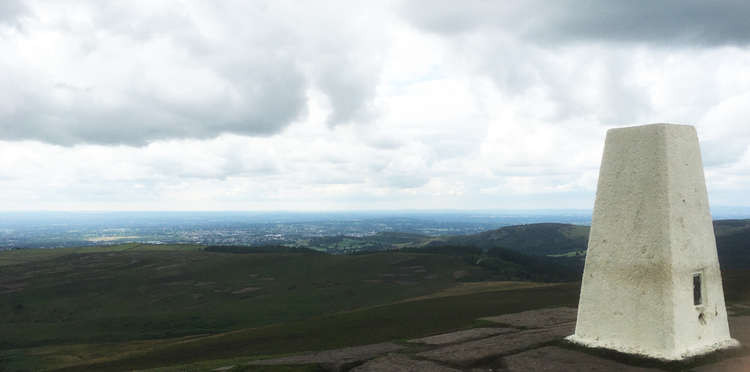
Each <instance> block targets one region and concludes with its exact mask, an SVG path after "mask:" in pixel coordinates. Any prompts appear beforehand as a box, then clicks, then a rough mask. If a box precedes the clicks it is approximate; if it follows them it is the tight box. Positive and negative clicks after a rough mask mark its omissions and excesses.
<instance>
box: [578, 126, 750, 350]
mask: <svg viewBox="0 0 750 372" xmlns="http://www.w3.org/2000/svg"><path fill="white" fill-rule="evenodd" d="M695 273H701V275H702V287H703V288H702V289H701V290H702V303H703V304H702V305H700V306H695V305H694V304H693V275H694V274H695ZM583 275H584V276H583V283H582V287H581V297H580V302H579V306H578V319H577V323H576V330H575V334H574V335H572V336H569V337H568V340H570V341H572V342H575V343H578V344H582V345H585V346H590V347H602V348H608V349H614V350H617V351H621V352H625V353H632V354H640V355H644V356H648V357H653V358H658V359H663V360H681V359H685V358H688V357H691V356H695V355H700V354H704V353H708V352H711V351H714V350H718V349H721V348H725V347H731V346H736V345H738V342H737V341H736V340H734V339H732V338H731V337H730V335H729V325H728V323H727V313H726V308H725V305H724V291H723V289H722V285H721V271H720V269H719V262H718V258H717V254H716V239H715V237H714V230H713V225H712V222H711V213H710V211H709V207H708V195H707V193H706V182H705V179H704V176H703V165H702V162H701V155H700V148H699V145H698V137H697V135H696V132H695V128H693V127H692V126H687V125H673V124H652V125H644V126H637V127H628V128H618V129H612V130H610V131H609V132H607V139H606V142H605V147H604V156H603V158H602V164H601V168H600V170H599V184H598V186H597V192H596V202H595V204H594V214H593V219H592V222H591V235H590V236H589V245H588V253H587V255H586V266H585V269H584V274H583Z"/></svg>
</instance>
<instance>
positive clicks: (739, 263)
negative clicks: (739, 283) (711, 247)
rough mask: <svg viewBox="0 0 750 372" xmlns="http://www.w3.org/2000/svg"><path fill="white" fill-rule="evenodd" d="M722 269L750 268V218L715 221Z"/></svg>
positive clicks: (717, 246)
mask: <svg viewBox="0 0 750 372" xmlns="http://www.w3.org/2000/svg"><path fill="white" fill-rule="evenodd" d="M714 231H716V248H717V250H718V251H719V263H721V267H722V269H739V268H750V220H721V221H714Z"/></svg>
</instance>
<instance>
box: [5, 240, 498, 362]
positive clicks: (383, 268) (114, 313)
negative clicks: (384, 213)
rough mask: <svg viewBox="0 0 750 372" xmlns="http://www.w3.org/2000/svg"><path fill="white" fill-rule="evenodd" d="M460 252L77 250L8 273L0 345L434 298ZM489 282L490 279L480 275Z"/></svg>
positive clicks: (104, 338) (211, 325) (162, 331)
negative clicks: (331, 253)
mask: <svg viewBox="0 0 750 372" xmlns="http://www.w3.org/2000/svg"><path fill="white" fill-rule="evenodd" d="M456 271H462V272H464V273H465V275H466V276H468V277H471V276H472V275H475V274H477V275H478V274H479V273H481V272H483V271H484V269H482V268H481V267H477V266H472V265H468V264H466V263H464V262H463V261H462V259H461V258H459V257H450V256H441V255H430V254H416V253H379V254H371V255H366V256H365V255H355V256H329V255H320V254H310V255H308V254H228V253H211V252H202V251H184V250H180V251H136V250H131V251H114V252H102V253H79V254H70V255H65V256H59V257H54V258H51V259H49V260H42V261H35V262H31V263H26V264H18V265H7V266H5V267H3V270H2V271H0V288H5V290H0V319H4V320H5V321H4V322H3V323H0V334H2V335H3V337H2V339H0V348H3V349H8V348H18V347H29V346H37V345H45V344H59V343H82V342H117V341H124V340H133V339H150V338H164V337H179V336H185V335H190V334H205V333H215V332H223V331H228V330H232V329H237V328H242V327H257V326H263V325H267V324H272V323H276V322H283V321H295V320H301V319H307V318H309V317H312V316H316V315H320V314H327V313H333V312H337V311H343V310H350V309H355V308H361V307H366V306H373V305H377V304H382V303H388V302H393V301H397V300H400V299H404V298H408V297H414V296H420V295H425V294H429V293H432V292H435V291H438V290H441V289H444V288H447V287H449V286H452V285H454V283H455V278H454V275H453V274H454V272H456ZM482 276H483V277H487V278H491V276H490V275H482Z"/></svg>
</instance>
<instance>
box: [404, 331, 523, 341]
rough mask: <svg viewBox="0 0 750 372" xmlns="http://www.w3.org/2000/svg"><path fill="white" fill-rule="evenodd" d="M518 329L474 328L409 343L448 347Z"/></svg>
mask: <svg viewBox="0 0 750 372" xmlns="http://www.w3.org/2000/svg"><path fill="white" fill-rule="evenodd" d="M515 331H518V330H517V329H513V328H474V329H467V330H463V331H457V332H451V333H444V334H440V335H435V336H429V337H423V338H418V339H414V340H409V342H414V343H420V344H427V345H447V344H454V343H457V342H464V341H470V340H476V339H479V338H485V337H489V336H495V335H499V334H503V333H509V332H515Z"/></svg>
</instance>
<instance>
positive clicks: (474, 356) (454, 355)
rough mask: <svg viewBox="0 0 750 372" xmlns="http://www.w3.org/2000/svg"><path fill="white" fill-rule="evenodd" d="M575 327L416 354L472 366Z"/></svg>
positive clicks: (522, 332) (522, 333)
mask: <svg viewBox="0 0 750 372" xmlns="http://www.w3.org/2000/svg"><path fill="white" fill-rule="evenodd" d="M572 330H573V326H572V324H571V325H563V326H558V327H552V328H546V329H533V330H528V331H521V332H516V333H509V334H503V335H499V336H493V337H489V338H485V339H481V340H476V341H469V342H465V343H461V344H456V345H450V346H445V347H442V348H438V349H435V350H430V351H425V352H422V353H419V354H417V356H418V357H420V358H425V359H430V360H435V361H438V362H444V363H450V364H453V365H457V366H464V367H465V366H471V365H475V364H478V363H482V362H485V361H487V360H489V359H492V358H496V357H499V356H502V355H507V354H511V353H515V352H518V351H521V350H526V349H528V348H531V347H534V346H540V345H543V344H546V343H549V342H553V341H557V340H562V338H563V337H564V336H565V335H568V334H570V332H571V331H572Z"/></svg>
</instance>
